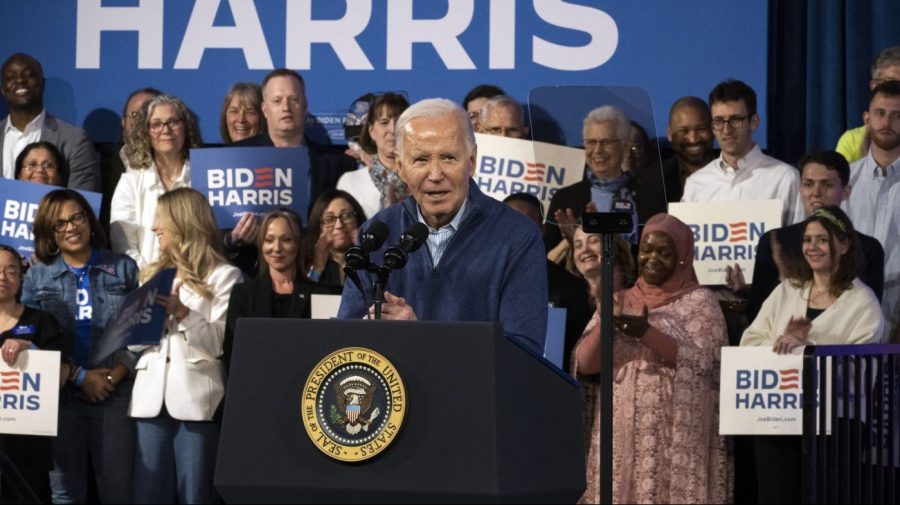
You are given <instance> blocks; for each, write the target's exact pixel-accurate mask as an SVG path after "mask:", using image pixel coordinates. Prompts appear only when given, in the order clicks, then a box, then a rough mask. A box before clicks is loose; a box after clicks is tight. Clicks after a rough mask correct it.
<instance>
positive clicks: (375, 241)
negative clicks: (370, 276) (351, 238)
mask: <svg viewBox="0 0 900 505" xmlns="http://www.w3.org/2000/svg"><path fill="white" fill-rule="evenodd" d="M390 233H391V230H390V228H388V225H386V224H385V223H384V222H382V221H377V220H376V221H372V222H371V223H370V224H369V227H368V228H366V230H365V231H364V232H363V234H362V240H360V243H359V245H358V246H353V247H351V248H350V249H348V250H347V252H346V254H345V256H344V258H345V264H346V266H345V267H344V268H345V271H347V270H348V269H349V270H353V271H354V272H355V271H359V270H368V271H370V272H373V273H378V272H379V271H381V269H386V270H387V272H391V271H394V270H399V269H401V268H403V267H404V266H405V265H406V263H407V261H409V254H410V253H412V252H414V251H416V250H417V249H419V248H420V247H422V244H424V243H425V240H426V239H427V238H428V227H427V226H425V225H424V224H422V223H413V224H412V225H411V226H409V227H408V228H407V229H406V230H405V231H404V232H403V233H402V234H401V235H400V243H399V244H397V245H394V246H391V247H388V248H387V250H385V251H384V257H383V261H384V263H383V265H382V266H380V267H379V266H377V265H374V264H373V263H372V261H371V260H370V258H369V255H370V254H371V253H372V252H374V251H377V250H378V249H379V248H381V246H382V245H383V244H384V241H385V240H387V238H388V235H390Z"/></svg>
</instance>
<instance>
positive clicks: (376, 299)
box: [369, 265, 391, 320]
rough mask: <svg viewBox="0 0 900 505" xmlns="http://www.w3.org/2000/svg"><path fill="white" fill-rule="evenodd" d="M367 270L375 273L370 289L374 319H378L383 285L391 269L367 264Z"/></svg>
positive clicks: (385, 283) (382, 296)
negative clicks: (372, 291) (373, 306)
mask: <svg viewBox="0 0 900 505" xmlns="http://www.w3.org/2000/svg"><path fill="white" fill-rule="evenodd" d="M369 272H371V273H373V274H375V281H374V282H373V283H372V290H374V293H373V298H372V301H373V303H374V305H375V319H376V320H380V319H381V305H382V304H384V287H385V286H386V285H387V281H388V276H390V275H391V271H390V269H388V268H386V267H378V266H375V265H369Z"/></svg>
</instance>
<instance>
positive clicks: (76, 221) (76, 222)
mask: <svg viewBox="0 0 900 505" xmlns="http://www.w3.org/2000/svg"><path fill="white" fill-rule="evenodd" d="M86 219H87V213H85V212H84V211H81V212H78V213H77V214H72V217H70V218H69V219H57V220H56V222H55V223H53V230H54V231H56V232H61V231H66V228H68V226H69V223H72V227H74V228H78V227H79V226H81V225H83V224H84V221H85V220H86Z"/></svg>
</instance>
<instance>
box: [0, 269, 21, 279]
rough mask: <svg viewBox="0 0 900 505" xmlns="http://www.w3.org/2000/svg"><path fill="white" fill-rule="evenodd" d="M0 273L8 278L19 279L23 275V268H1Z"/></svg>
mask: <svg viewBox="0 0 900 505" xmlns="http://www.w3.org/2000/svg"><path fill="white" fill-rule="evenodd" d="M0 274H2V275H3V276H5V277H6V278H7V279H18V278H19V276H20V275H22V269H21V268H16V267H6V268H0Z"/></svg>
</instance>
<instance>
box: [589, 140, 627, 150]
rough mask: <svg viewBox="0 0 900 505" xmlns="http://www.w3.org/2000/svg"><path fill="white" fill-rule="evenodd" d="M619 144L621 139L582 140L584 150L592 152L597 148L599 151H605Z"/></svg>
mask: <svg viewBox="0 0 900 505" xmlns="http://www.w3.org/2000/svg"><path fill="white" fill-rule="evenodd" d="M621 142H622V140H621V139H584V148H585V149H588V150H594V149H597V147H598V146H599V147H600V149H603V150H604V151H607V150H609V149H610V148H612V147H613V146H616V145H618V144H620V143H621Z"/></svg>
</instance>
